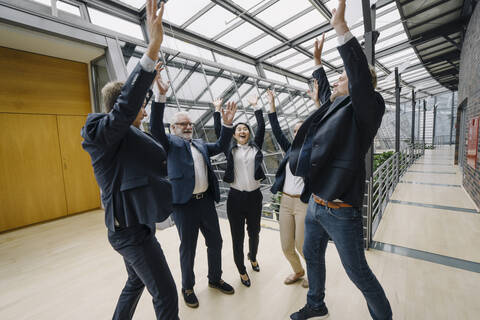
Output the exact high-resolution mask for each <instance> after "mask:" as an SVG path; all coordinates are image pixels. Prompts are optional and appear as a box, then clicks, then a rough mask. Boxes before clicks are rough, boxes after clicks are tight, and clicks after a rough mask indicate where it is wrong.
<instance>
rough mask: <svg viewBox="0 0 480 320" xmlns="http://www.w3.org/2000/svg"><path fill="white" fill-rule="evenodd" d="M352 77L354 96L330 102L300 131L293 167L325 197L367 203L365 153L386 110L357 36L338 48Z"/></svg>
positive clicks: (295, 144)
mask: <svg viewBox="0 0 480 320" xmlns="http://www.w3.org/2000/svg"><path fill="white" fill-rule="evenodd" d="M338 51H339V52H340V56H341V57H342V59H343V62H344V64H345V70H346V72H347V76H348V79H349V92H350V95H349V96H344V97H339V98H337V99H335V100H334V101H333V103H330V101H327V102H326V103H324V104H323V105H322V106H321V107H320V109H319V110H317V111H316V112H315V113H313V114H312V115H311V116H310V117H309V118H308V119H307V120H306V121H305V122H304V124H303V125H302V127H301V128H300V129H299V131H298V132H297V136H296V137H295V139H294V141H293V144H292V151H291V155H290V157H291V161H290V168H291V169H292V172H294V174H295V175H297V176H302V177H306V178H308V179H309V181H310V183H309V188H310V191H311V192H312V193H314V194H316V195H318V196H319V197H321V198H322V199H324V200H329V201H331V200H335V199H340V200H342V201H344V202H346V203H348V204H351V205H353V206H355V207H360V206H362V203H363V197H364V195H363V194H364V188H365V154H366V152H367V151H368V148H369V147H370V145H371V144H372V142H373V139H374V137H375V135H376V133H377V131H378V128H379V127H380V124H381V122H382V117H383V114H384V112H385V102H384V100H383V98H382V96H381V95H380V94H379V93H378V92H376V91H375V90H374V88H373V85H372V80H371V75H370V71H369V69H368V63H367V59H366V57H365V55H364V53H363V51H362V48H361V47H360V44H359V43H358V41H357V39H355V38H353V39H351V40H349V41H348V42H347V43H345V44H344V45H342V46H340V47H339V48H338Z"/></svg>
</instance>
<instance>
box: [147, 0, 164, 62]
mask: <svg viewBox="0 0 480 320" xmlns="http://www.w3.org/2000/svg"><path fill="white" fill-rule="evenodd" d="M145 8H146V11H147V23H146V24H147V30H148V35H149V44H148V49H147V55H148V56H149V57H150V59H152V60H153V61H156V60H157V59H158V51H159V50H160V46H161V44H162V42H163V24H162V22H163V11H164V9H165V2H160V11H159V12H158V14H157V9H158V8H157V0H147V3H146V5H145Z"/></svg>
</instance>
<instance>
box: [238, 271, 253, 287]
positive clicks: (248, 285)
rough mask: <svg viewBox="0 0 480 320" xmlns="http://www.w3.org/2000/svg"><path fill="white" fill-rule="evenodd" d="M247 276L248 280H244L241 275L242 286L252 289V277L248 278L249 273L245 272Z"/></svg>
mask: <svg viewBox="0 0 480 320" xmlns="http://www.w3.org/2000/svg"><path fill="white" fill-rule="evenodd" d="M245 274H246V275H247V278H248V279H247V280H243V278H242V275H240V281H242V284H243V285H244V286H245V287H250V284H251V283H250V277H249V276H248V273H247V272H245Z"/></svg>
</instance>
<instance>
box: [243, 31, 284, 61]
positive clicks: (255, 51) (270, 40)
mask: <svg viewBox="0 0 480 320" xmlns="http://www.w3.org/2000/svg"><path fill="white" fill-rule="evenodd" d="M279 44H281V42H280V41H279V40H277V39H275V38H274V37H272V36H269V35H267V36H265V37H263V38H262V39H260V40H258V41H256V42H254V43H252V44H251V45H249V46H248V47H245V48H243V49H242V51H243V52H245V53H247V54H249V55H252V56H258V55H260V54H261V53H264V52H266V51H268V50H270V49H271V48H273V47H276V46H278V45H279Z"/></svg>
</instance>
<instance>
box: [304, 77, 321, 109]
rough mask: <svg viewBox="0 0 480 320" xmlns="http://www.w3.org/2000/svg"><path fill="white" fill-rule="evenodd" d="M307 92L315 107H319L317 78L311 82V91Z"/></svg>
mask: <svg viewBox="0 0 480 320" xmlns="http://www.w3.org/2000/svg"><path fill="white" fill-rule="evenodd" d="M307 94H308V96H309V97H310V98H311V99H312V100H313V101H314V102H315V105H316V106H317V107H320V100H319V99H318V81H317V80H315V81H314V82H313V91H312V90H308V91H307Z"/></svg>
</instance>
